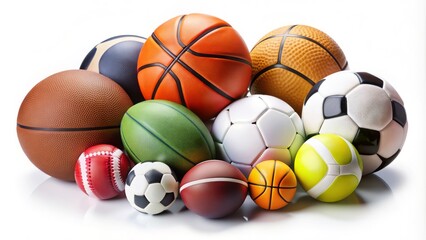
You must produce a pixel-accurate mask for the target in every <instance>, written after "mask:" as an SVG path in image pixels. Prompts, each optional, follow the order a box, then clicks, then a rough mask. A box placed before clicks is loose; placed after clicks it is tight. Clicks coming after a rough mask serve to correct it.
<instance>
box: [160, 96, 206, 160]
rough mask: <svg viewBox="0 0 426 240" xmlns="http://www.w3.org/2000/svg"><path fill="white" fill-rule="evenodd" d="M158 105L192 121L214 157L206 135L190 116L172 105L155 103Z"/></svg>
mask: <svg viewBox="0 0 426 240" xmlns="http://www.w3.org/2000/svg"><path fill="white" fill-rule="evenodd" d="M155 103H156V104H160V105H163V106H165V107H168V108H171V109H174V110H175V111H176V112H178V113H180V115H182V116H183V117H184V118H186V119H188V121H190V122H191V123H192V125H194V127H195V128H196V129H197V131H198V132H199V133H200V135H201V136H202V137H203V140H204V142H205V143H206V145H207V147H208V148H209V152H210V156H211V157H213V156H214V154H213V152H214V151H213V149H211V148H210V145H209V142H208V141H207V139H206V137H205V136H204V134H203V132H202V131H201V129H199V128H198V127H197V125H196V124H195V123H194V122H193V121H192V120H191V119H190V118H188V116H187V115H186V114H185V113H183V112H181V111H180V110H179V109H177V108H175V107H173V106H170V105H167V104H164V103H161V102H155Z"/></svg>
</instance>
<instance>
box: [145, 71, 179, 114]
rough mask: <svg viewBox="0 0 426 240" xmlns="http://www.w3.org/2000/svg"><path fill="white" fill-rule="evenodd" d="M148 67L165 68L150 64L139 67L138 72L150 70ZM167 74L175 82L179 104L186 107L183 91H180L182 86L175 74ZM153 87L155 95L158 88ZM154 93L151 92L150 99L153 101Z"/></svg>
mask: <svg viewBox="0 0 426 240" xmlns="http://www.w3.org/2000/svg"><path fill="white" fill-rule="evenodd" d="M150 67H161V68H162V69H164V70H165V69H166V68H167V67H166V66H165V65H164V64H161V63H150V64H146V65H143V66H141V67H139V69H138V71H141V70H143V69H146V68H150ZM169 74H170V76H172V78H173V79H174V80H175V82H176V87H177V90H178V94H179V98H180V102H181V104H182V105H183V106H185V107H186V102H185V97H184V95H183V90H182V84H181V82H180V79H179V77H178V76H176V74H175V73H174V72H173V71H172V70H170V71H169ZM157 83H158V82H157ZM155 87H156V88H155V89H154V92H155V93H157V90H158V87H159V86H158V87H157V85H156V86H155ZM154 92H153V96H152V98H151V99H154Z"/></svg>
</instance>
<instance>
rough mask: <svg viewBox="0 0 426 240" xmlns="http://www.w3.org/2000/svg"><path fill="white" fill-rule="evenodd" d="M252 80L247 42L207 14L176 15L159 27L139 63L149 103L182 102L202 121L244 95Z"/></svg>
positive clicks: (144, 92) (142, 53)
mask: <svg viewBox="0 0 426 240" xmlns="http://www.w3.org/2000/svg"><path fill="white" fill-rule="evenodd" d="M250 78H251V59H250V53H249V50H248V49H247V46H246V44H245V42H244V40H243V39H242V38H241V36H240V35H239V34H238V33H237V31H236V30H235V29H234V28H232V27H231V25H229V24H228V23H227V22H225V21H223V20H221V19H219V18H216V17H213V16H209V15H204V14H189V15H183V16H178V17H175V18H173V19H170V20H169V21H167V22H165V23H163V24H162V25H160V26H159V27H158V28H157V29H156V30H155V31H154V33H153V34H152V35H151V36H150V37H149V38H148V39H147V40H146V42H145V44H144V46H143V47H142V49H141V52H140V54H139V59H138V81H139V87H140V89H141V91H142V94H143V96H144V97H145V99H164V100H169V101H173V102H176V103H179V104H182V105H184V106H186V107H187V108H189V109H190V110H192V111H193V112H194V113H195V114H197V115H198V116H199V117H200V118H201V119H203V120H208V119H211V118H213V117H215V116H216V115H217V114H218V113H219V112H220V111H221V110H222V109H223V108H224V107H225V106H227V105H228V104H230V103H231V102H233V101H234V100H236V99H239V98H241V97H242V96H244V95H245V94H246V93H247V91H248V86H249V84H250Z"/></svg>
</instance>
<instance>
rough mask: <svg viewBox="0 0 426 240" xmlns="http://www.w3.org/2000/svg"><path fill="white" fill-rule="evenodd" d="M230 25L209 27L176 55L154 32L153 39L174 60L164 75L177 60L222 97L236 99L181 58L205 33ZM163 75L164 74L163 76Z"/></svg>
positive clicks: (159, 82) (159, 81)
mask: <svg viewBox="0 0 426 240" xmlns="http://www.w3.org/2000/svg"><path fill="white" fill-rule="evenodd" d="M228 26H229V25H220V26H216V27H215V28H212V29H208V30H207V31H205V32H203V33H202V34H200V35H199V36H198V37H197V38H196V39H194V40H193V41H192V42H191V43H189V44H188V45H187V46H186V47H185V48H184V49H182V51H181V52H180V53H179V54H178V55H175V54H174V53H173V52H171V51H170V50H169V49H167V48H166V46H164V44H163V43H162V42H161V41H160V39H158V38H157V36H155V34H152V39H153V40H154V41H155V42H156V43H157V44H158V46H159V47H161V48H162V49H163V50H164V51H165V52H166V53H167V54H168V55H169V56H170V57H172V58H173V59H174V60H173V61H172V62H171V63H170V65H169V66H168V67H167V69H166V70H165V71H164V73H163V75H165V74H166V72H167V71H168V69H171V68H172V67H173V66H174V64H175V63H176V62H178V63H179V64H180V65H182V67H184V68H185V69H186V70H187V71H188V72H190V73H192V75H194V76H195V77H197V78H198V79H199V80H200V81H201V82H202V83H204V84H205V85H206V86H207V87H209V88H211V89H213V90H214V91H215V92H216V93H218V94H219V95H221V96H222V97H224V98H226V99H228V100H230V101H234V100H235V99H234V98H233V97H231V96H229V95H228V94H226V93H225V92H224V91H222V90H221V89H220V88H218V87H216V86H215V85H213V84H212V83H211V82H209V81H208V80H207V79H206V78H204V77H203V76H201V75H200V74H199V73H197V72H196V71H195V70H194V69H192V68H191V67H190V66H188V65H187V64H186V63H185V62H183V61H182V60H180V57H181V56H182V55H183V54H184V53H185V52H187V51H188V49H189V48H190V47H191V46H192V45H193V44H195V43H196V42H197V41H198V40H200V39H201V38H202V37H204V36H205V35H207V34H208V33H210V32H212V31H214V30H217V29H219V28H222V27H228ZM162 77H163V76H162ZM161 82H162V78H161V77H160V79H159V80H158V81H157V85H158V86H159V85H160V84H161Z"/></svg>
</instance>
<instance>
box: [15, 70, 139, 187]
mask: <svg viewBox="0 0 426 240" xmlns="http://www.w3.org/2000/svg"><path fill="white" fill-rule="evenodd" d="M131 105H132V101H131V100H130V98H129V96H128V95H127V93H126V92H125V91H124V90H123V89H122V88H121V87H120V86H119V85H118V84H117V83H115V82H114V81H112V80H111V79H109V78H107V77H105V76H102V75H100V74H98V73H94V72H90V71H86V70H68V71H63V72H59V73H56V74H53V75H51V76H49V77H47V78H46V79H44V80H43V81H41V82H40V83H38V84H37V85H35V86H34V87H33V88H32V89H31V91H30V92H29V93H28V94H27V96H26V97H25V98H24V100H23V102H22V104H21V107H20V109H19V113H18V118H17V134H18V138H19V142H20V144H21V147H22V149H23V151H24V152H25V154H26V155H27V157H28V158H29V159H30V161H31V162H32V163H33V164H34V165H35V166H36V167H37V168H39V169H40V170H41V171H43V172H44V173H46V174H48V175H50V176H52V177H55V178H58V179H62V180H67V181H74V167H75V164H76V161H77V159H78V157H79V155H80V154H81V153H82V152H83V151H84V150H85V149H87V148H88V147H90V146H93V145H97V144H101V143H104V144H112V145H115V146H118V147H119V146H121V145H122V144H121V139H120V122H121V118H122V116H123V115H124V113H125V112H126V110H127V109H128V108H129V107H130V106H131Z"/></svg>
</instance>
